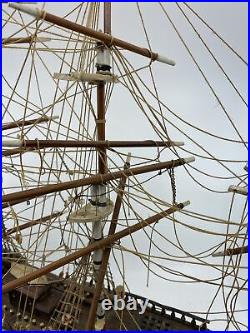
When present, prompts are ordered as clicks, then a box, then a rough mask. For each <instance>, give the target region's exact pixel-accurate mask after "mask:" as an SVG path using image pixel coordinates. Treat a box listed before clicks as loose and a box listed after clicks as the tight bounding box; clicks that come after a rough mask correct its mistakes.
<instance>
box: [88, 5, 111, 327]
mask: <svg viewBox="0 0 250 333" xmlns="http://www.w3.org/2000/svg"><path fill="white" fill-rule="evenodd" d="M103 21H104V22H103V26H104V33H107V34H111V2H104V10H103ZM96 59H97V61H96V68H97V73H100V74H110V69H111V66H110V50H109V49H108V48H107V47H106V45H103V44H102V43H100V42H97V57H96ZM105 113H106V110H105V81H99V82H98V83H97V117H96V129H97V140H98V141H105V139H106V135H105V134H106V133H105V132H106V124H105V123H106V119H105ZM97 151H98V156H97V158H98V171H99V174H105V173H106V172H107V151H106V148H105V147H104V148H100V149H98V150H97ZM91 190H92V197H91V200H92V201H91V204H94V206H95V205H96V206H97V210H98V206H99V214H100V219H99V220H97V221H94V222H93V223H92V226H93V229H92V238H93V241H94V242H96V241H99V240H101V239H103V227H104V219H103V218H104V217H105V216H104V213H105V211H106V207H107V205H108V204H109V205H111V204H112V203H111V202H109V203H108V198H107V184H103V183H101V184H98V185H92V187H91ZM111 208H113V207H112V206H111ZM109 212H110V213H111V210H109ZM92 258H93V280H94V281H95V285H98V275H99V271H100V267H101V265H102V260H103V249H98V250H96V251H94V252H93V255H92ZM104 274H105V273H104ZM101 287H102V286H101ZM99 296H100V297H98V300H96V306H95V307H94V309H93V307H92V306H91V309H90V313H89V318H92V321H91V323H92V324H91V327H89V328H90V329H93V328H95V329H96V330H102V329H103V328H104V325H105V311H104V309H103V308H102V300H103V296H102V295H99ZM93 299H94V298H93ZM93 299H92V302H93ZM88 322H89V320H88ZM87 326H88V324H87ZM87 328H88V327H87Z"/></svg>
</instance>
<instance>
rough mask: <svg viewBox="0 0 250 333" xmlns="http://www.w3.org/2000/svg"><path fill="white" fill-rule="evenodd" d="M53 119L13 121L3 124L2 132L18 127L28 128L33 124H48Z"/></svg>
mask: <svg viewBox="0 0 250 333" xmlns="http://www.w3.org/2000/svg"><path fill="white" fill-rule="evenodd" d="M50 119H51V118H49V117H41V118H37V119H30V120H17V121H13V122H11V123H7V124H3V125H2V130H3V131H5V130H9V129H12V128H17V127H23V126H28V125H33V124H40V123H44V122H48V121H49V120H50Z"/></svg>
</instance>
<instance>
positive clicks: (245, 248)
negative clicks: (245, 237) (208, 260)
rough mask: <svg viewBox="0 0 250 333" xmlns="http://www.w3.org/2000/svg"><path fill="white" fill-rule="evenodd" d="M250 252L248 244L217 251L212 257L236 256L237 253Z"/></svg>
mask: <svg viewBox="0 0 250 333" xmlns="http://www.w3.org/2000/svg"><path fill="white" fill-rule="evenodd" d="M243 253H248V245H246V246H241V247H236V248H234V249H227V250H226V251H222V252H216V253H214V254H212V257H226V256H235V255H237V254H243Z"/></svg>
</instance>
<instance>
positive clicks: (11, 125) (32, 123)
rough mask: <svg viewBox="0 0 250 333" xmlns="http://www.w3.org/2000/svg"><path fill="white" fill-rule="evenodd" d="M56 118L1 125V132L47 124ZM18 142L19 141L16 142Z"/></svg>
mask: <svg viewBox="0 0 250 333" xmlns="http://www.w3.org/2000/svg"><path fill="white" fill-rule="evenodd" d="M58 118H59V117H58V116H54V117H46V116H44V117H40V118H36V119H30V120H17V121H12V122H10V123H6V124H2V130H3V131H6V130H9V129H12V128H18V127H24V126H29V125H34V124H35V125H36V124H40V123H44V122H48V121H50V120H54V119H58ZM16 141H19V140H16ZM18 147H19V146H18Z"/></svg>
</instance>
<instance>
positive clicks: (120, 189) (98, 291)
mask: <svg viewBox="0 0 250 333" xmlns="http://www.w3.org/2000/svg"><path fill="white" fill-rule="evenodd" d="M126 179H127V178H126V177H124V176H122V177H121V180H120V184H119V186H118V193H117V198H116V202H115V206H114V211H113V215H112V219H111V224H110V227H109V233H108V236H111V235H113V234H114V233H115V230H116V226H117V222H118V217H119V213H120V209H121V204H122V198H123V194H124V188H125V184H126ZM110 252H111V248H105V249H104V251H103V255H102V263H101V266H100V268H99V271H98V277H97V282H96V286H95V292H94V295H93V298H92V302H91V306H90V311H89V315H88V320H87V324H86V327H85V329H86V330H92V329H93V327H94V324H95V319H96V311H97V307H98V302H99V300H100V297H101V293H102V288H103V281H104V278H105V274H106V271H107V267H108V261H109V256H110Z"/></svg>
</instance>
